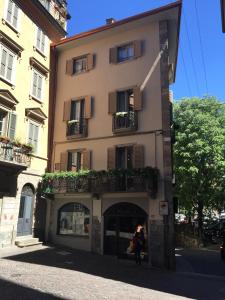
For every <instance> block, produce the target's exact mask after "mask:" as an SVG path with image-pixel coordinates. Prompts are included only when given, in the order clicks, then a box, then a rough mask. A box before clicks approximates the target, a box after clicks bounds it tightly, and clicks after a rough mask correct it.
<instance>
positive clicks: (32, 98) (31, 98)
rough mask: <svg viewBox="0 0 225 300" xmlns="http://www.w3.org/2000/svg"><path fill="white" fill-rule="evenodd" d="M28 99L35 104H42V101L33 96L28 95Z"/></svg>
mask: <svg viewBox="0 0 225 300" xmlns="http://www.w3.org/2000/svg"><path fill="white" fill-rule="evenodd" d="M29 99H30V100H34V101H37V102H38V103H40V104H43V100H40V99H38V98H36V97H35V96H32V95H29Z"/></svg>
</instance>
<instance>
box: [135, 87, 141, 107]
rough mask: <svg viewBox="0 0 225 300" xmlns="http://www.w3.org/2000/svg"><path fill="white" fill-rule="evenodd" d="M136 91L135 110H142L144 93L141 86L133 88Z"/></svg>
mask: <svg viewBox="0 0 225 300" xmlns="http://www.w3.org/2000/svg"><path fill="white" fill-rule="evenodd" d="M133 92H134V110H142V93H141V90H140V88H139V87H134V88H133Z"/></svg>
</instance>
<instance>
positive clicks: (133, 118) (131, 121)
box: [113, 111, 138, 133]
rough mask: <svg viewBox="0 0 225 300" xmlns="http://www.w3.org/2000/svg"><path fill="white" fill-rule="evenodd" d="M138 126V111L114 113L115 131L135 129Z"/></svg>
mask: <svg viewBox="0 0 225 300" xmlns="http://www.w3.org/2000/svg"><path fill="white" fill-rule="evenodd" d="M137 128H138V118H137V112H136V111H129V112H117V113H115V114H114V115H113V132H115V133H116V132H123V131H135V130H137Z"/></svg>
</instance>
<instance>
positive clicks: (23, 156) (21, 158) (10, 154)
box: [0, 142, 31, 166]
mask: <svg viewBox="0 0 225 300" xmlns="http://www.w3.org/2000/svg"><path fill="white" fill-rule="evenodd" d="M0 160H1V161H9V162H11V163H15V164H21V165H26V166H29V165H30V162H31V156H30V155H29V153H28V151H27V150H26V149H25V148H23V146H16V145H14V144H13V143H10V142H8V143H3V142H0Z"/></svg>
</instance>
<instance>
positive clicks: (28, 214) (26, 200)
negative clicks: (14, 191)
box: [17, 184, 34, 236]
mask: <svg viewBox="0 0 225 300" xmlns="http://www.w3.org/2000/svg"><path fill="white" fill-rule="evenodd" d="M33 202H34V191H33V189H32V187H31V186H30V185H28V184H27V185H24V187H23V189H22V192H21V197H20V209H19V216H18V223H17V236H24V235H30V234H31V233H32V214H33Z"/></svg>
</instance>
